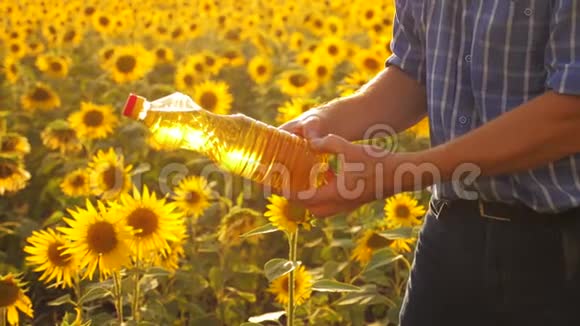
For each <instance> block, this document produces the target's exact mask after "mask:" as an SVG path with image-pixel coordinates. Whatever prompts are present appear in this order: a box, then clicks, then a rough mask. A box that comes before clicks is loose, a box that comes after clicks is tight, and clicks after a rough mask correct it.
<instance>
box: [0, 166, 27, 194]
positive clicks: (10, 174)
mask: <svg viewBox="0 0 580 326" xmlns="http://www.w3.org/2000/svg"><path fill="white" fill-rule="evenodd" d="M28 180H30V173H28V171H26V170H25V169H24V166H23V165H22V162H20V161H19V160H16V159H11V158H2V159H0V196H3V195H4V194H5V193H10V192H16V191H20V190H22V189H24V188H25V187H26V185H27V184H28Z"/></svg>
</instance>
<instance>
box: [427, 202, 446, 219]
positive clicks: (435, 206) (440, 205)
mask: <svg viewBox="0 0 580 326" xmlns="http://www.w3.org/2000/svg"><path fill="white" fill-rule="evenodd" d="M448 205H449V204H448V203H447V201H446V200H442V199H432V200H431V202H430V206H431V207H430V208H431V211H432V212H433V215H435V218H436V219H439V215H441V212H442V211H443V209H444V208H445V206H448Z"/></svg>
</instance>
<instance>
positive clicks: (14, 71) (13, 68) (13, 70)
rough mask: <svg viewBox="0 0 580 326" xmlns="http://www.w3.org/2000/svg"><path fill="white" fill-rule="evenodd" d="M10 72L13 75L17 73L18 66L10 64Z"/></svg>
mask: <svg viewBox="0 0 580 326" xmlns="http://www.w3.org/2000/svg"><path fill="white" fill-rule="evenodd" d="M9 69H10V72H12V73H13V74H14V75H16V74H17V73H18V67H17V66H16V65H14V64H12V65H10V68H9Z"/></svg>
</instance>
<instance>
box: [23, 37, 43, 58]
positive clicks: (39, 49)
mask: <svg viewBox="0 0 580 326" xmlns="http://www.w3.org/2000/svg"><path fill="white" fill-rule="evenodd" d="M26 47H27V48H28V55H30V56H37V55H40V54H42V53H43V52H44V50H45V46H44V44H42V42H41V41H34V40H33V41H29V42H28V43H27V44H26Z"/></svg>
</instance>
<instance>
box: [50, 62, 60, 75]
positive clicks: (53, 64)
mask: <svg viewBox="0 0 580 326" xmlns="http://www.w3.org/2000/svg"><path fill="white" fill-rule="evenodd" d="M50 70H52V71H57V72H58V71H61V70H62V64H61V63H60V62H56V61H53V62H51V63H50Z"/></svg>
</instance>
